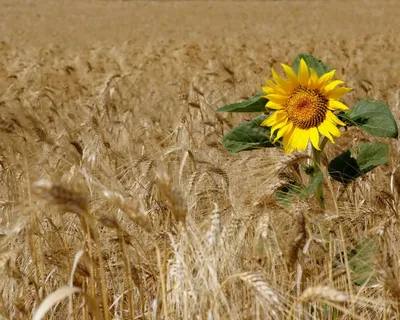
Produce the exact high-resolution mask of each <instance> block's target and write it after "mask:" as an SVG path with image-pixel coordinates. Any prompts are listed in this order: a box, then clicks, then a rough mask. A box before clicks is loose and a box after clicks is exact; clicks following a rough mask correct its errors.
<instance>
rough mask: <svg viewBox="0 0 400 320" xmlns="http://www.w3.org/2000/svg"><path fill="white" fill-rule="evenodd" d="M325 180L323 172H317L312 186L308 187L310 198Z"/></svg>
mask: <svg viewBox="0 0 400 320" xmlns="http://www.w3.org/2000/svg"><path fill="white" fill-rule="evenodd" d="M323 180H324V175H323V173H322V172H321V171H319V172H317V173H315V174H314V176H313V178H312V180H311V184H310V185H309V186H308V187H307V189H306V190H307V195H308V196H309V197H311V196H312V194H313V193H314V191H315V190H316V189H317V188H318V186H319V185H320V184H321V183H322V181H323Z"/></svg>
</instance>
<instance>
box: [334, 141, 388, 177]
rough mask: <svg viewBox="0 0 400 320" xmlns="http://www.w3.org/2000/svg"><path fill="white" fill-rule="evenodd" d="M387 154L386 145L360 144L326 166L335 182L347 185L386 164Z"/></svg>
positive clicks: (380, 143)
mask: <svg viewBox="0 0 400 320" xmlns="http://www.w3.org/2000/svg"><path fill="white" fill-rule="evenodd" d="M388 154H389V145H388V144H387V143H383V142H377V143H362V144H360V145H359V146H358V147H355V148H353V149H349V150H347V151H345V152H343V153H342V154H340V155H339V156H337V157H336V158H334V159H333V160H332V161H331V162H330V163H329V165H328V172H329V175H330V176H331V177H332V178H333V179H335V180H336V181H339V182H341V183H344V184H348V183H350V182H352V181H354V180H355V179H357V178H358V177H360V176H362V175H363V174H366V173H367V172H369V171H371V170H372V169H374V168H376V167H377V166H378V165H381V164H386V163H387V161H388Z"/></svg>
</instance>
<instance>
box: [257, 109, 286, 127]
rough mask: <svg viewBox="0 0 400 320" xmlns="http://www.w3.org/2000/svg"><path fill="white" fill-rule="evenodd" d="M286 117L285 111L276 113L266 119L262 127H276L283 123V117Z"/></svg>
mask: <svg viewBox="0 0 400 320" xmlns="http://www.w3.org/2000/svg"><path fill="white" fill-rule="evenodd" d="M285 116H286V113H285V112H284V111H281V110H279V111H275V112H274V113H273V114H271V115H270V116H269V117H268V118H267V119H265V120H264V121H263V122H262V123H261V126H263V127H271V126H273V125H275V124H276V123H278V122H280V121H282V119H283V117H285Z"/></svg>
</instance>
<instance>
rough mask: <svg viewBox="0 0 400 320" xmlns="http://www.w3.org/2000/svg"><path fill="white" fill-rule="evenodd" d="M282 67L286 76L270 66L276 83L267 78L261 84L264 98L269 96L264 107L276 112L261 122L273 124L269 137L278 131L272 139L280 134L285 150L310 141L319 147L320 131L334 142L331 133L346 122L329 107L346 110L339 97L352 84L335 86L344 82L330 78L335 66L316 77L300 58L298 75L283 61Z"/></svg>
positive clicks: (295, 148)
mask: <svg viewBox="0 0 400 320" xmlns="http://www.w3.org/2000/svg"><path fill="white" fill-rule="evenodd" d="M282 67H283V69H284V71H285V74H286V77H287V79H283V78H281V77H280V76H279V75H278V74H277V73H276V72H275V70H274V69H272V76H273V78H274V80H275V83H274V82H273V81H272V80H267V83H268V86H266V87H263V88H262V89H263V91H264V92H265V93H266V96H265V98H267V99H268V100H269V101H268V103H267V104H266V107H267V108H269V109H274V110H275V112H274V113H273V114H272V115H271V116H270V117H268V118H267V119H265V120H264V121H263V122H262V123H261V125H262V126H266V127H272V128H271V138H272V136H273V134H274V133H275V132H277V133H276V137H275V140H274V142H276V141H277V140H278V139H280V138H282V137H283V148H284V150H285V152H286V153H289V152H293V151H295V150H299V151H304V150H305V149H306V148H307V145H308V142H309V141H311V143H312V145H313V147H314V148H315V149H317V150H320V148H319V136H320V134H321V135H323V136H325V137H327V138H328V139H329V140H330V141H331V142H332V143H335V142H334V141H333V137H332V136H335V137H339V136H340V131H339V129H338V128H337V125H340V126H344V125H345V124H344V123H343V122H342V121H340V120H339V119H338V117H337V116H336V115H334V114H333V112H332V111H335V110H348V107H347V106H346V105H344V104H343V103H341V102H339V101H338V99H340V98H341V97H342V96H344V95H345V94H346V93H347V92H348V91H350V90H351V88H345V87H339V88H337V86H338V85H340V84H343V83H344V82H343V81H341V80H334V81H331V80H332V78H333V76H334V74H335V70H332V71H330V72H328V73H325V74H323V75H322V76H321V77H319V76H318V75H317V73H316V72H315V70H314V69H312V68H310V67H308V66H307V63H306V62H305V61H304V60H303V59H301V61H300V65H299V71H298V75H296V73H295V72H294V70H293V69H292V68H291V67H289V66H288V65H285V64H282Z"/></svg>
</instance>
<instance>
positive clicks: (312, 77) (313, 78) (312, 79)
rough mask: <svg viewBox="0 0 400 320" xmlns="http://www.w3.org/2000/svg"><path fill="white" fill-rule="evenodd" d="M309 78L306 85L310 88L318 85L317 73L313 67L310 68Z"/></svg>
mask: <svg viewBox="0 0 400 320" xmlns="http://www.w3.org/2000/svg"><path fill="white" fill-rule="evenodd" d="M310 74H311V75H310V80H308V87H309V88H310V89H312V90H314V89H316V88H317V86H318V75H317V73H316V72H315V70H314V69H313V68H310Z"/></svg>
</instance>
